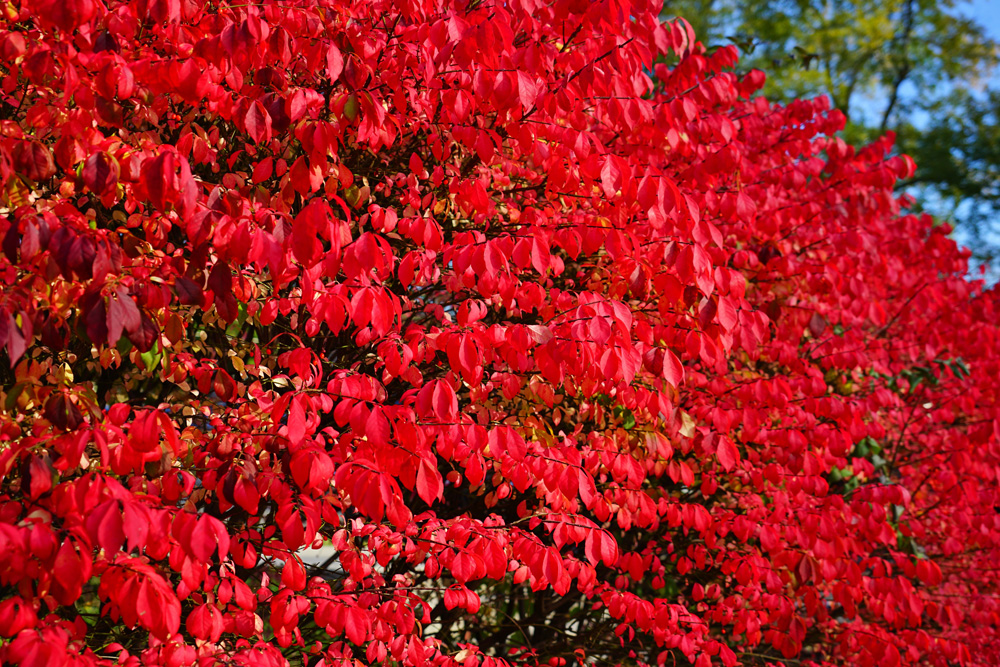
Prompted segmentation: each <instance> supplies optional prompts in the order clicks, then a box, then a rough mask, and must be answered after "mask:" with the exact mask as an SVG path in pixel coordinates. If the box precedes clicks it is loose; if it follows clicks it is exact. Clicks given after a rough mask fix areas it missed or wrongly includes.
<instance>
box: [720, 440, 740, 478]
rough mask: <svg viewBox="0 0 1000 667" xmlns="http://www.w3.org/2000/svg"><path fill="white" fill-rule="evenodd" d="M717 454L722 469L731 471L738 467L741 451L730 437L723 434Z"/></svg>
mask: <svg viewBox="0 0 1000 667" xmlns="http://www.w3.org/2000/svg"><path fill="white" fill-rule="evenodd" d="M715 455H716V457H717V458H718V459H719V464H720V465H721V466H722V469H723V470H725V471H726V472H729V471H730V470H732V469H733V468H735V467H736V464H737V463H739V462H740V452H739V450H738V449H737V448H736V445H735V444H734V443H733V441H732V440H730V439H729V438H727V437H725V436H722V437H720V438H719V444H718V445H717V447H716V450H715Z"/></svg>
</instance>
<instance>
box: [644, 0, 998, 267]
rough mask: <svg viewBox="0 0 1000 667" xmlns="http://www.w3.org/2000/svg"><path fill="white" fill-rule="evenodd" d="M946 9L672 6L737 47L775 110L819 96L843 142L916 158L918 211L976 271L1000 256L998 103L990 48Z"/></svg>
mask: <svg viewBox="0 0 1000 667" xmlns="http://www.w3.org/2000/svg"><path fill="white" fill-rule="evenodd" d="M960 10H961V3H956V2H954V0H943V1H941V0H885V1H881V0H879V1H876V0H779V1H776V2H756V1H754V0H682V1H679V2H674V1H670V2H668V3H667V4H666V5H665V7H664V13H665V14H666V15H668V16H673V15H677V16H683V17H685V18H686V19H687V20H688V21H689V22H690V23H691V24H692V26H693V27H694V29H695V32H696V34H697V35H698V37H699V39H700V40H702V41H703V42H704V43H705V44H706V45H708V46H710V47H711V46H715V45H721V44H726V43H735V44H736V45H737V46H739V47H740V49H741V51H742V52H743V55H744V57H743V59H742V60H741V64H742V65H743V66H744V67H757V68H760V69H763V70H766V71H767V72H768V82H767V86H766V87H765V89H764V92H765V94H766V95H767V96H768V97H770V98H771V99H775V100H779V101H780V100H791V99H795V98H800V97H809V96H816V95H828V96H829V98H830V100H831V102H832V104H833V105H834V106H835V107H836V108H838V109H840V110H841V111H843V112H844V113H845V114H847V116H848V119H849V122H848V124H847V127H846V128H845V135H846V138H847V139H849V140H851V141H866V140H870V139H872V138H873V137H874V136H875V135H877V134H881V133H884V132H886V131H888V130H892V131H895V132H896V133H897V142H898V145H899V147H900V150H901V151H903V152H906V153H908V154H910V155H912V156H913V157H914V159H915V160H916V162H917V165H918V171H917V175H916V177H915V178H914V179H913V180H912V181H909V182H907V183H904V185H909V186H914V187H912V189H911V191H912V192H913V193H914V194H915V195H916V196H917V199H918V206H923V207H926V208H928V209H929V210H931V211H932V212H934V213H936V214H938V215H940V216H945V217H950V218H953V219H954V220H955V222H957V223H958V225H959V226H960V228H961V231H962V234H961V236H962V240H963V241H964V242H966V243H969V244H970V245H971V246H972V247H973V250H974V251H975V253H976V255H977V257H978V259H980V260H986V261H989V260H993V259H995V258H996V257H997V255H998V251H1000V242H998V235H997V234H996V230H995V229H992V228H993V227H996V228H998V229H1000V222H996V221H995V219H996V218H997V215H996V214H997V213H998V212H1000V188H998V187H997V185H996V182H997V174H998V173H1000V141H998V139H1000V126H998V123H997V115H996V111H995V110H996V109H997V104H998V102H1000V92H995V91H986V92H984V88H985V85H986V81H987V80H988V78H989V75H990V74H991V73H992V71H993V70H994V68H995V67H996V65H997V64H998V62H1000V60H998V44H997V42H996V41H994V40H993V39H991V38H990V37H989V36H987V34H986V31H985V28H984V27H983V26H982V25H981V24H979V23H978V22H977V21H975V20H974V19H972V18H970V17H968V16H966V15H964V14H963V13H962V12H961V11H960Z"/></svg>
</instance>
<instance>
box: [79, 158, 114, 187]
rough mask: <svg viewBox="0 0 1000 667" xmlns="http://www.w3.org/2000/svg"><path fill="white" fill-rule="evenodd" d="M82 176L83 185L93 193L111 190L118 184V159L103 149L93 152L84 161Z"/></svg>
mask: <svg viewBox="0 0 1000 667" xmlns="http://www.w3.org/2000/svg"><path fill="white" fill-rule="evenodd" d="M82 176H83V183H84V185H86V186H87V187H88V188H90V190H91V191H93V192H94V193H95V194H97V195H100V196H103V195H105V194H108V193H110V192H113V191H114V189H115V186H117V185H118V176H119V168H118V161H117V160H115V159H114V158H113V157H111V156H110V155H108V154H107V153H105V152H104V151H100V152H98V153H94V154H93V155H91V156H90V157H89V158H87V161H86V162H85V163H84V165H83V174H82Z"/></svg>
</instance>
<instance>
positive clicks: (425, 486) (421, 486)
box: [416, 459, 444, 505]
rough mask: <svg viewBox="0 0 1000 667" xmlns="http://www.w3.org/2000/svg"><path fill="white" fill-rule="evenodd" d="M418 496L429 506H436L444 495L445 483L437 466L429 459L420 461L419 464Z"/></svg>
mask: <svg viewBox="0 0 1000 667" xmlns="http://www.w3.org/2000/svg"><path fill="white" fill-rule="evenodd" d="M416 491H417V495H418V496H420V499H421V500H423V501H424V502H425V503H427V504H428V505H432V504H434V501H435V500H438V499H439V498H441V497H442V496H443V495H444V482H443V481H442V480H441V473H440V472H438V469H437V466H436V465H434V464H433V463H432V462H430V461H428V460H427V459H420V463H418V464H417V484H416Z"/></svg>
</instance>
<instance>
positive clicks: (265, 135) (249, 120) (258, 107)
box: [244, 101, 271, 144]
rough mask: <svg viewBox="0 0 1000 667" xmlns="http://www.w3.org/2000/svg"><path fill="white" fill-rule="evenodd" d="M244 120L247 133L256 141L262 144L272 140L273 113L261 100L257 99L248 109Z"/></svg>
mask: <svg viewBox="0 0 1000 667" xmlns="http://www.w3.org/2000/svg"><path fill="white" fill-rule="evenodd" d="M244 122H245V123H246V128H247V134H249V135H250V138H251V139H253V140H254V143H257V144H261V143H264V142H266V141H270V140H271V114H269V113H268V112H267V109H265V108H264V105H263V104H261V103H260V102H259V101H255V102H254V103H253V104H251V105H250V108H249V109H247V113H246V117H245V118H244Z"/></svg>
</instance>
